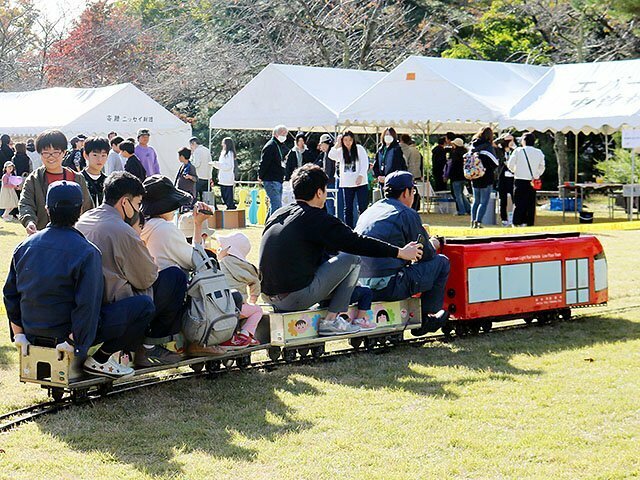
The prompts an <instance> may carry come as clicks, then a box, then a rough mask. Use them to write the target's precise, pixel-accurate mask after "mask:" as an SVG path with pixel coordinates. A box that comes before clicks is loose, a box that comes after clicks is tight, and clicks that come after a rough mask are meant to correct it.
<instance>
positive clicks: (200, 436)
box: [0, 213, 640, 480]
mask: <svg viewBox="0 0 640 480" xmlns="http://www.w3.org/2000/svg"><path fill="white" fill-rule="evenodd" d="M541 216H544V217H545V219H546V218H551V219H552V220H549V221H553V222H554V223H557V220H555V219H554V218H555V216H554V215H549V216H547V215H545V214H544V213H543V214H541ZM436 217H437V218H436ZM447 220H452V221H453V218H450V219H447V218H445V217H444V216H441V217H438V216H431V218H429V220H428V221H430V222H432V223H433V224H443V223H444V224H446V223H448V222H447ZM545 221H546V220H545ZM436 222H438V223H436ZM449 224H453V223H449ZM245 232H246V233H247V234H248V235H249V236H250V238H251V240H252V243H253V245H254V248H253V251H252V254H251V257H250V258H251V259H252V260H253V261H255V260H256V256H257V245H258V243H257V242H258V239H259V236H260V229H258V228H249V229H246V230H245ZM22 235H23V230H22V228H21V227H20V226H19V225H17V224H9V225H7V224H0V277H2V278H4V277H5V276H6V271H7V267H8V264H9V258H10V255H11V251H12V249H13V247H14V246H15V245H16V244H17V243H18V242H19V241H20V240H21V238H22ZM599 238H600V240H601V241H602V243H603V245H604V248H605V251H606V253H607V258H608V260H609V288H610V290H609V292H610V297H611V302H610V305H609V307H607V308H606V309H590V310H578V311H576V313H577V314H580V315H584V316H583V317H581V318H580V319H576V320H574V321H571V322H565V323H559V324H556V325H552V326H547V327H543V328H537V327H531V328H528V329H522V330H515V331H513V330H512V331H505V332H495V333H493V334H491V335H487V336H482V335H481V336H479V337H475V338H470V339H464V340H461V341H456V342H452V343H449V344H445V343H440V342H434V343H430V344H427V345H425V346H422V347H402V348H397V349H394V350H392V351H390V352H388V353H385V354H380V355H378V354H362V355H356V356H353V357H350V358H345V359H341V360H339V361H336V362H327V363H318V364H313V365H305V366H292V367H282V368H279V369H278V370H276V371H274V372H270V373H262V372H257V371H252V372H247V373H239V374H230V375H225V376H223V377H222V378H219V379H215V380H206V379H193V380H188V381H185V382H177V383H175V384H171V385H165V386H161V387H153V388H150V389H147V390H143V391H142V392H137V393H132V394H127V395H124V396H120V397H116V398H112V399H107V400H105V401H100V402H98V403H96V404H95V405H93V406H83V407H79V408H73V409H70V410H66V411H64V412H62V413H59V414H56V415H53V416H49V417H45V418H43V419H41V420H39V421H37V422H32V423H29V424H25V425H23V426H21V427H19V428H18V429H16V430H14V431H12V432H9V433H6V434H0V478H3V479H4V478H24V479H34V478H56V479H58V478H65V479H76V478H105V479H106V478H109V479H111V478H118V479H120V478H122V479H134V478H136V479H137V478H189V479H200V478H234V479H235V478H251V479H267V478H268V479H273V478H295V479H313V480H319V479H333V478H367V479H368V478H372V479H377V478H379V479H405V478H439V479H441V478H446V479H448V478H465V479H467V478H473V479H476V478H492V479H493V478H518V479H520V478H541V479H576V478H581V479H582V478H590V479H591V478H593V479H609V478H619V479H627V478H635V477H640V395H639V392H640V308H638V307H637V306H636V305H637V304H640V301H639V299H638V296H639V295H638V293H639V288H638V282H639V281H640V257H639V256H638V254H637V252H636V250H637V248H636V246H637V245H639V244H640V231H626V232H611V233H608V232H607V233H603V234H599ZM623 307H628V308H626V309H623ZM2 316H3V318H2V319H0V392H1V395H0V412H6V411H8V410H12V409H14V408H17V407H20V406H25V405H29V404H31V403H34V402H38V401H42V400H44V398H45V392H44V391H43V390H41V389H39V388H37V387H35V386H30V385H22V384H20V383H19V382H18V380H17V378H18V372H17V353H16V352H15V351H14V349H13V347H12V346H11V345H10V344H9V342H8V335H7V321H6V316H4V315H2Z"/></svg>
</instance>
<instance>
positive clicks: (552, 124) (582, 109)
mask: <svg viewBox="0 0 640 480" xmlns="http://www.w3.org/2000/svg"><path fill="white" fill-rule="evenodd" d="M502 124H504V125H505V126H513V127H516V128H518V129H519V130H529V129H531V130H538V131H546V130H553V131H561V132H565V133H566V132H584V133H594V132H604V133H611V132H613V131H616V130H619V129H620V128H621V127H623V126H626V125H629V126H635V127H637V126H640V60H624V61H616V62H602V63H580V64H571V65H556V66H554V67H553V68H552V69H551V70H550V71H549V72H548V73H547V74H546V75H545V76H544V77H543V78H542V79H541V80H540V81H539V82H538V83H537V84H536V85H535V86H534V87H533V88H532V89H531V90H530V91H529V92H528V93H527V94H526V95H524V96H523V97H522V98H521V99H520V101H518V102H517V103H516V104H515V106H514V107H513V108H512V109H511V112H510V114H509V118H508V119H506V120H505V121H504V122H502Z"/></svg>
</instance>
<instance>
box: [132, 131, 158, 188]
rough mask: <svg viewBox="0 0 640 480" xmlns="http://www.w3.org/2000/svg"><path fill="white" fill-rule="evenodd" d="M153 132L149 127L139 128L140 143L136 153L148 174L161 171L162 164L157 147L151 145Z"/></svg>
mask: <svg viewBox="0 0 640 480" xmlns="http://www.w3.org/2000/svg"><path fill="white" fill-rule="evenodd" d="M150 136H151V132H150V131H149V129H148V128H141V129H139V130H138V145H136V150H135V154H136V157H137V158H138V160H140V163H141V164H142V166H143V167H144V170H145V172H147V176H148V177H150V176H151V175H155V174H158V173H160V164H159V163H158V154H157V153H156V151H155V149H154V148H153V147H152V146H150V145H149V137H150Z"/></svg>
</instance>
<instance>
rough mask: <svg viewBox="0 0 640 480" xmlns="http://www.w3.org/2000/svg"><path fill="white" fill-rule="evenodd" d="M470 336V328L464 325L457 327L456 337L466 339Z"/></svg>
mask: <svg viewBox="0 0 640 480" xmlns="http://www.w3.org/2000/svg"><path fill="white" fill-rule="evenodd" d="M468 334H469V327H467V326H466V325H464V324H462V323H458V324H457V325H456V336H458V337H460V338H464V337H466V336H467V335H468Z"/></svg>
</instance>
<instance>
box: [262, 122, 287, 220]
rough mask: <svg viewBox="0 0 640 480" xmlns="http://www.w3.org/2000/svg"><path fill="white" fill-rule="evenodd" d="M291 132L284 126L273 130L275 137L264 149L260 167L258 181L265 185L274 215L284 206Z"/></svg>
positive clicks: (271, 211) (270, 212)
mask: <svg viewBox="0 0 640 480" xmlns="http://www.w3.org/2000/svg"><path fill="white" fill-rule="evenodd" d="M288 133H289V131H288V130H287V127H285V126H284V125H278V126H277V127H275V128H274V129H273V136H272V137H271V138H270V139H269V141H268V142H267V143H266V144H265V145H264V147H263V148H262V153H261V154H260V165H259V166H258V180H259V181H261V182H262V183H263V185H264V189H265V190H266V192H267V196H268V197H269V203H270V204H271V208H270V211H269V214H272V213H273V212H275V211H276V210H278V209H279V208H280V207H281V206H282V182H283V181H284V173H285V170H284V165H285V159H286V156H287V153H289V152H288V149H287V146H286V145H285V142H286V141H287V134H288Z"/></svg>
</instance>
